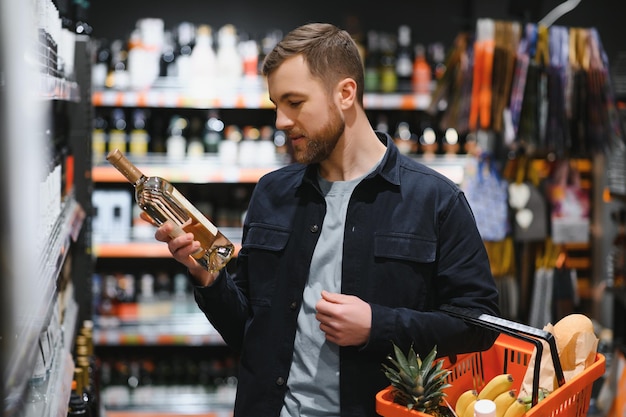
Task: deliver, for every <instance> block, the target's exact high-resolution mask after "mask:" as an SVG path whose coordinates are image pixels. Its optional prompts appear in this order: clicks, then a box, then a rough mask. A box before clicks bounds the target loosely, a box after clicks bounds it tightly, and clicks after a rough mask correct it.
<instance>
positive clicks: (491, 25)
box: [469, 19, 495, 131]
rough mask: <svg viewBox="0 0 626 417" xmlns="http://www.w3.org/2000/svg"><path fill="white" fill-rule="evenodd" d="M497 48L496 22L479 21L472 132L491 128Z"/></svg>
mask: <svg viewBox="0 0 626 417" xmlns="http://www.w3.org/2000/svg"><path fill="white" fill-rule="evenodd" d="M494 48H495V22H494V21H493V20H491V19H478V22H477V23H476V40H475V41H474V70H473V74H474V75H473V79H472V101H471V104H470V114H469V128H470V130H474V131H475V130H477V129H478V128H481V129H488V128H489V127H490V126H491V100H492V94H493V92H492V73H493V54H494Z"/></svg>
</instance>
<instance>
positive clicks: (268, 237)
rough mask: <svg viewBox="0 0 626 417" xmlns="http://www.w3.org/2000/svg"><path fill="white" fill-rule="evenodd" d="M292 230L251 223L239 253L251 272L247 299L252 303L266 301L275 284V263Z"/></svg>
mask: <svg viewBox="0 0 626 417" xmlns="http://www.w3.org/2000/svg"><path fill="white" fill-rule="evenodd" d="M290 235H291V231H290V230H288V229H285V228H280V227H277V226H272V225H266V224H251V225H250V228H249V229H248V233H247V235H246V239H245V241H244V242H243V244H242V251H241V254H240V256H243V257H245V258H246V262H247V264H248V270H249V271H250V272H252V273H254V272H260V271H262V273H254V279H253V280H250V281H249V283H248V285H249V291H250V293H249V295H250V302H251V303H252V304H255V305H260V306H264V305H269V304H270V300H271V297H272V295H273V293H274V289H275V288H276V281H277V279H278V277H277V267H278V265H279V264H280V258H281V257H282V256H283V253H284V250H285V247H286V246H287V242H288V241H289V236H290Z"/></svg>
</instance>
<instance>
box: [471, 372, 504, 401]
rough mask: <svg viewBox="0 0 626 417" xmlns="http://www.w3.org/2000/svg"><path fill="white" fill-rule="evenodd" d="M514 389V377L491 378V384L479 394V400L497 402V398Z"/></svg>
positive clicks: (501, 375)
mask: <svg viewBox="0 0 626 417" xmlns="http://www.w3.org/2000/svg"><path fill="white" fill-rule="evenodd" d="M512 387H513V375H511V374H499V375H496V376H494V377H493V378H491V380H489V382H487V384H486V385H485V386H484V387H483V389H481V390H480V391H479V392H478V399H479V400H491V401H493V400H495V398H496V397H497V396H498V395H500V394H502V393H503V392H507V391H509V390H511V388H512Z"/></svg>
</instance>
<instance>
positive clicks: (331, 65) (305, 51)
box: [263, 23, 364, 107]
mask: <svg viewBox="0 0 626 417" xmlns="http://www.w3.org/2000/svg"><path fill="white" fill-rule="evenodd" d="M296 55H302V57H303V58H304V61H305V62H306V63H307V65H308V66H309V70H310V71H311V74H313V76H314V77H317V78H319V79H321V80H322V82H323V83H324V84H325V85H326V86H327V88H328V89H332V88H333V87H334V86H335V84H336V83H337V82H338V81H340V80H342V79H344V78H352V79H353V80H354V81H355V82H356V84H357V91H356V94H357V100H358V102H359V104H360V105H361V107H363V84H364V81H363V64H362V62H361V56H360V55H359V50H358V48H357V46H356V43H355V42H354V40H353V39H352V37H351V36H350V34H349V33H348V32H346V31H345V30H342V29H339V28H338V27H336V26H334V25H331V24H328V23H309V24H306V25H303V26H300V27H298V28H296V29H294V30H292V31H291V32H289V33H288V34H287V35H286V36H285V37H284V38H283V39H282V40H281V41H280V42H279V43H278V44H277V45H276V46H275V47H274V49H273V50H272V51H271V52H270V53H269V54H268V55H267V56H266V57H265V61H264V62H263V75H265V76H267V75H269V74H270V73H272V71H274V70H275V69H276V68H278V67H279V66H280V65H281V64H282V63H283V62H284V61H285V60H286V59H287V58H291V57H292V56H296Z"/></svg>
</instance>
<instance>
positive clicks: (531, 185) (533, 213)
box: [508, 156, 548, 242]
mask: <svg viewBox="0 0 626 417" xmlns="http://www.w3.org/2000/svg"><path fill="white" fill-rule="evenodd" d="M515 163H516V167H515V179H514V181H512V182H511V183H510V184H509V186H508V195H509V198H508V202H509V206H510V207H511V211H512V213H511V221H512V224H513V237H514V239H515V241H517V242H532V241H542V240H544V239H545V238H546V237H547V236H548V218H547V213H548V208H547V203H546V199H545V197H544V195H543V193H542V192H541V190H539V175H538V172H537V170H536V169H535V168H534V165H533V163H532V161H530V160H529V159H528V158H527V157H525V156H520V157H518V158H517V159H516V161H515Z"/></svg>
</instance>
